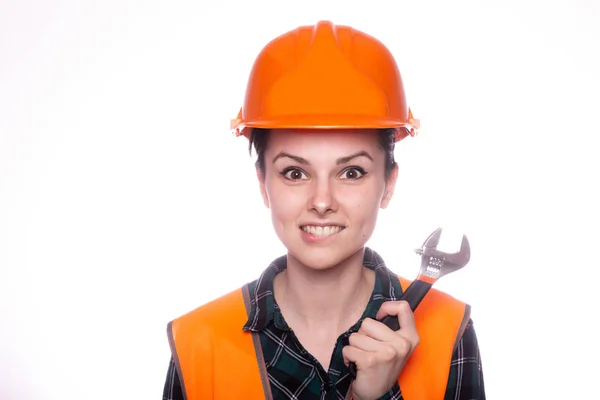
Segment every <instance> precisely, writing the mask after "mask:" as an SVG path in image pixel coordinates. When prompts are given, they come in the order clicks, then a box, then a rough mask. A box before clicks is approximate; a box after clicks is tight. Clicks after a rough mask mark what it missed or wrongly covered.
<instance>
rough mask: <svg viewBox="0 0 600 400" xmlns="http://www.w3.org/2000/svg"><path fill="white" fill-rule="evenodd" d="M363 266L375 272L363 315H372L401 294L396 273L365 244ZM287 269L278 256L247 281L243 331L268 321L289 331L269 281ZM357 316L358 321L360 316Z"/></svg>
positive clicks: (281, 258)
mask: <svg viewBox="0 0 600 400" xmlns="http://www.w3.org/2000/svg"><path fill="white" fill-rule="evenodd" d="M363 265H364V266H365V267H366V268H369V269H372V270H374V271H375V287H374V288H373V292H372V294H371V299H370V301H369V305H368V306H367V310H366V311H365V315H364V316H363V318H364V317H371V318H375V314H377V311H378V310H379V306H381V304H382V303H383V302H385V301H395V300H398V299H399V298H400V295H401V294H402V287H401V286H400V281H399V280H398V275H396V274H395V273H393V272H391V271H390V270H389V269H388V268H387V267H386V265H385V262H384V261H383V258H382V257H381V256H380V255H379V254H377V252H375V251H374V250H372V249H371V248H369V247H365V252H364V257H363ZM286 268H287V257H286V256H281V257H278V258H276V259H275V260H273V261H272V262H271V264H270V265H269V266H268V267H267V268H266V269H265V270H264V271H263V273H262V274H261V275H260V277H259V278H258V279H257V280H255V281H254V282H251V283H249V284H248V285H249V292H250V313H249V315H248V321H247V322H246V324H245V325H244V328H243V329H244V330H248V331H253V332H259V331H262V330H263V329H265V328H266V327H267V325H269V324H270V323H271V322H274V323H275V325H276V326H277V327H278V328H279V329H283V330H289V327H288V326H287V324H286V323H285V321H284V319H283V316H282V314H281V312H280V311H279V307H278V306H277V303H276V301H275V296H274V295H273V280H274V278H275V276H276V275H277V274H278V273H280V272H281V271H284V270H285V269H286ZM363 318H361V320H362V319H363Z"/></svg>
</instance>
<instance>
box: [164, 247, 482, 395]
mask: <svg viewBox="0 0 600 400" xmlns="http://www.w3.org/2000/svg"><path fill="white" fill-rule="evenodd" d="M363 264H364V266H365V267H367V268H370V269H373V270H374V271H375V272H376V274H375V276H376V278H375V287H374V290H373V293H372V295H371V299H370V301H369V303H368V305H367V308H366V309H365V311H364V313H363V315H362V317H361V318H360V320H359V321H358V322H357V323H356V324H355V325H353V326H352V327H351V328H350V329H349V330H348V331H346V332H345V333H344V334H342V335H341V336H340V337H339V338H338V340H337V342H336V345H335V349H334V351H333V355H332V358H331V364H330V366H329V370H328V371H325V370H324V369H323V367H322V366H321V364H320V363H319V362H318V361H317V360H316V359H315V358H314V357H313V356H312V355H311V354H310V353H308V351H306V350H305V349H304V347H303V346H302V344H301V343H300V342H299V341H298V339H297V338H296V336H295V335H294V332H293V331H292V330H291V329H290V327H289V326H288V325H287V323H286V322H285V319H284V318H283V314H282V313H281V311H280V309H279V307H278V305H277V303H276V302H275V297H274V295H273V279H274V277H275V275H277V274H278V273H279V272H281V271H283V270H284V269H285V268H286V257H285V256H282V257H280V258H278V259H276V260H275V261H273V262H272V263H271V265H270V266H269V267H268V268H267V269H266V270H265V271H264V272H263V273H262V274H261V276H260V278H258V279H257V280H255V281H253V282H251V283H249V289H250V294H251V296H252V299H251V310H250V316H249V318H248V322H247V323H246V325H244V327H243V329H244V330H246V331H252V332H259V337H260V342H261V347H262V351H263V354H264V359H265V364H266V367H267V372H268V376H269V382H270V385H271V391H272V393H273V398H274V399H298V400H301V399H320V400H334V399H335V400H344V399H345V398H346V397H347V394H348V390H349V387H350V383H351V379H350V377H349V374H348V367H346V365H345V364H344V359H343V356H342V348H343V347H344V346H346V345H347V344H348V336H350V334H351V333H352V332H356V331H358V329H359V328H360V325H361V323H362V321H363V320H364V319H365V318H375V316H376V314H377V311H378V310H379V307H380V306H381V304H382V303H383V302H385V301H394V300H398V298H399V297H400V295H401V294H402V288H401V286H400V282H399V281H398V276H397V275H396V274H394V273H392V272H391V271H390V270H388V269H387V268H386V266H385V264H384V262H383V260H382V259H381V257H380V256H379V255H378V254H377V253H376V252H375V251H373V250H371V249H370V248H366V249H365V256H364V261H363ZM240 328H241V327H240ZM400 399H402V393H401V391H400V387H399V386H398V383H397V382H396V384H395V385H394V386H393V387H392V388H390V390H389V391H388V392H387V393H385V394H384V395H383V396H382V397H380V398H379V399H378V400H400ZM444 399H445V400H467V399H468V400H485V390H484V383H483V372H482V368H481V358H480V354H479V346H478V343H477V336H476V334H475V330H474V328H473V321H472V320H469V323H468V325H467V328H466V330H465V332H464V334H463V336H462V337H461V339H460V340H459V342H458V344H457V346H456V348H455V350H454V354H453V356H452V362H451V366H450V371H449V375H448V384H447V389H446V395H445V397H444ZM163 400H184V397H183V394H182V390H181V384H180V381H179V377H178V375H177V370H176V368H175V364H174V362H173V360H172V359H171V362H170V365H169V369H168V372H167V379H166V382H165V386H164V392H163Z"/></svg>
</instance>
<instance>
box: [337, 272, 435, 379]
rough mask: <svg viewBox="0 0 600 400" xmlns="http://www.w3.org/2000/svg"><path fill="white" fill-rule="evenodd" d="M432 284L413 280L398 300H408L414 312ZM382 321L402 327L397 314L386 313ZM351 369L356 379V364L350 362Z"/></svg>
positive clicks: (388, 325) (392, 326) (353, 377)
mask: <svg viewBox="0 0 600 400" xmlns="http://www.w3.org/2000/svg"><path fill="white" fill-rule="evenodd" d="M431 286H432V284H431V283H427V282H423V281H420V280H418V279H417V280H414V281H412V282H411V284H410V285H408V287H407V288H406V290H405V291H404V292H403V293H402V296H400V298H399V299H398V300H404V301H407V302H408V304H409V305H410V309H411V311H413V312H414V311H415V310H416V309H417V307H418V306H419V304H420V303H421V300H423V298H424V297H425V295H426V294H427V292H429V289H431ZM380 322H383V323H384V324H385V325H387V327H388V328H390V329H391V330H393V331H397V330H399V329H400V323H399V322H398V317H397V316H396V315H386V316H385V317H383V318H382V319H381V320H380ZM349 369H350V377H351V378H352V379H355V378H356V364H355V363H350V366H349Z"/></svg>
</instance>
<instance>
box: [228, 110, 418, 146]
mask: <svg viewBox="0 0 600 400" xmlns="http://www.w3.org/2000/svg"><path fill="white" fill-rule="evenodd" d="M419 125H420V124H419V120H417V119H414V118H409V121H401V120H394V119H382V118H373V117H371V116H348V115H319V116H314V115H311V116H301V115H294V116H292V117H289V118H278V119H272V120H258V121H243V120H242V119H240V118H236V119H233V120H231V125H230V127H231V130H232V131H233V133H234V135H236V136H246V137H248V136H249V133H248V132H249V131H250V129H247V128H263V129H324V130H325V129H386V128H404V129H406V131H407V135H404V136H403V137H405V136H408V135H410V136H415V135H416V133H417V131H418V129H419ZM403 137H402V138H403ZM402 138H399V140H400V139H402Z"/></svg>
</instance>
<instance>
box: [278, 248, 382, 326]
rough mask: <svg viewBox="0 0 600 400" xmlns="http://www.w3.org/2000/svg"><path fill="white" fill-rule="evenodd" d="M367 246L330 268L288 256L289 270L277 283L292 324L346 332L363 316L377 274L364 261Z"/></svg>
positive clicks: (283, 309)
mask: <svg viewBox="0 0 600 400" xmlns="http://www.w3.org/2000/svg"><path fill="white" fill-rule="evenodd" d="M363 257H364V249H361V250H360V251H358V252H356V253H355V254H353V255H352V256H351V257H349V258H348V259H346V260H345V261H343V262H342V263H340V264H338V265H336V266H335V267H332V268H328V269H326V270H314V269H311V268H309V267H306V266H303V265H301V263H300V262H299V261H298V260H296V259H295V258H294V257H292V256H290V255H288V262H287V269H286V271H284V272H282V273H280V274H279V275H278V276H277V277H276V279H275V282H274V291H275V297H276V300H277V303H278V304H279V307H280V308H281V310H282V313H283V314H284V317H285V318H286V321H287V322H288V324H289V325H290V326H292V327H294V325H296V326H301V327H302V328H305V329H308V330H309V331H310V330H314V331H321V332H323V333H325V332H324V331H329V332H332V333H333V332H334V331H335V332H343V331H345V330H347V329H348V328H349V327H350V326H351V325H352V324H354V323H355V322H356V321H358V319H359V318H360V317H361V315H362V313H363V311H364V309H365V307H366V305H367V303H368V302H369V299H370V296H371V293H372V292H373V286H374V283H375V273H374V271H371V270H369V269H367V268H365V267H364V266H363V264H362V262H363Z"/></svg>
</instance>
